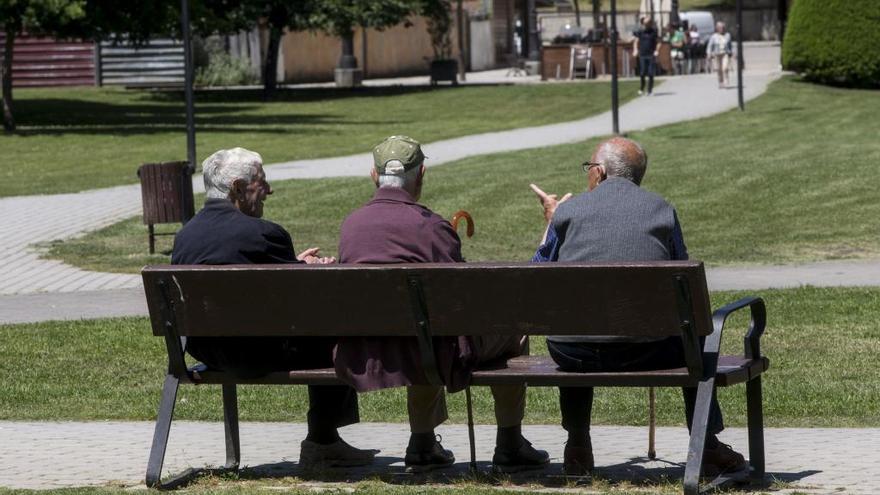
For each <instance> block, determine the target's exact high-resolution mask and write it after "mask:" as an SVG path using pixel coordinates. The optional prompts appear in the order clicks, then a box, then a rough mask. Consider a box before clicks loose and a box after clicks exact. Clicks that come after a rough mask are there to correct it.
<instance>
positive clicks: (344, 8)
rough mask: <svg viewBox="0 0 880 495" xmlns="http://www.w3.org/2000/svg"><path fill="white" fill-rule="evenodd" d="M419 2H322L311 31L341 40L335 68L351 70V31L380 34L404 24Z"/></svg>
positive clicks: (402, 0) (352, 66)
mask: <svg viewBox="0 0 880 495" xmlns="http://www.w3.org/2000/svg"><path fill="white" fill-rule="evenodd" d="M421 4H422V2H421V1H419V0H325V1H323V2H321V7H320V9H318V10H317V11H316V12H315V14H314V16H313V17H312V24H313V26H314V27H317V28H320V29H322V30H324V31H326V32H328V33H330V34H333V35H335V36H338V37H339V38H340V39H341V40H342V53H341V54H340V57H339V62H338V64H337V68H340V69H354V68H356V67H357V59H356V58H355V56H354V40H353V38H354V30H355V28H356V27H361V28H373V29H378V30H382V29H385V28H388V27H391V26H394V25H396V24H400V23H401V22H407V23H408V18H409V16H410V15H411V14H413V13H414V12H416V11H417V10H418V9H419V7H420V6H421Z"/></svg>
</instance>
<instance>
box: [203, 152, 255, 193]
mask: <svg viewBox="0 0 880 495" xmlns="http://www.w3.org/2000/svg"><path fill="white" fill-rule="evenodd" d="M261 166H263V157H261V156H260V154H259V153H256V152H253V151H250V150H246V149H244V148H232V149H231V150H220V151H217V152H215V153H214V154H213V155H211V156H209V157H208V158H206V159H205V161H204V162H202V175H203V177H204V179H205V197H206V198H215V199H227V198H228V197H229V192H230V191H231V190H232V184H233V183H234V182H235V181H236V180H239V179H240V180H244V181H247V183H248V184H250V183H252V182H253V181H254V180H256V178H257V173H258V172H259V169H260V167H261Z"/></svg>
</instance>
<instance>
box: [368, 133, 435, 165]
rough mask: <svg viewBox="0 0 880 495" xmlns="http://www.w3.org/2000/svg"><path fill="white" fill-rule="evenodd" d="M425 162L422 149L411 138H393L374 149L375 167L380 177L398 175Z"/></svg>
mask: <svg viewBox="0 0 880 495" xmlns="http://www.w3.org/2000/svg"><path fill="white" fill-rule="evenodd" d="M424 161H425V155H424V154H423V153H422V147H421V145H420V144H419V142H418V141H416V140H415V139H413V138H411V137H409V136H391V137H389V138H387V139H386V140H384V141H382V142H381V143H379V145H378V146H376V147H375V148H374V149H373V166H375V167H376V172H378V173H379V175H397V174H401V173H403V172H407V171H409V170H412V169H413V168H414V167H418V166H419V165H421V164H422V162H424Z"/></svg>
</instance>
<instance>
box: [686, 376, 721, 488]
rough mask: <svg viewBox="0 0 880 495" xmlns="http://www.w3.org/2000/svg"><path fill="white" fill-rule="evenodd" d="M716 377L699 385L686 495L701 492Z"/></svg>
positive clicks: (692, 426)
mask: <svg viewBox="0 0 880 495" xmlns="http://www.w3.org/2000/svg"><path fill="white" fill-rule="evenodd" d="M714 389H715V378H714V377H712V378H710V379H707V380H703V381H701V382H700V384H699V385H698V386H697V403H696V407H695V408H694V418H693V423H692V424H691V439H690V445H689V446H688V456H687V466H685V469H684V493H685V495H697V494H698V493H700V471H701V470H702V468H703V451H704V450H705V449H706V434H707V432H708V429H709V409H710V408H711V404H712V392H713V390H714Z"/></svg>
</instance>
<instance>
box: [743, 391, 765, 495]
mask: <svg viewBox="0 0 880 495" xmlns="http://www.w3.org/2000/svg"><path fill="white" fill-rule="evenodd" d="M746 408H747V411H748V421H749V464H751V472H750V476H751V478H752V480H753V481H763V480H764V406H763V403H762V398H761V377H760V376H758V377H756V378H753V379H752V380H749V381H747V382H746Z"/></svg>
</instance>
